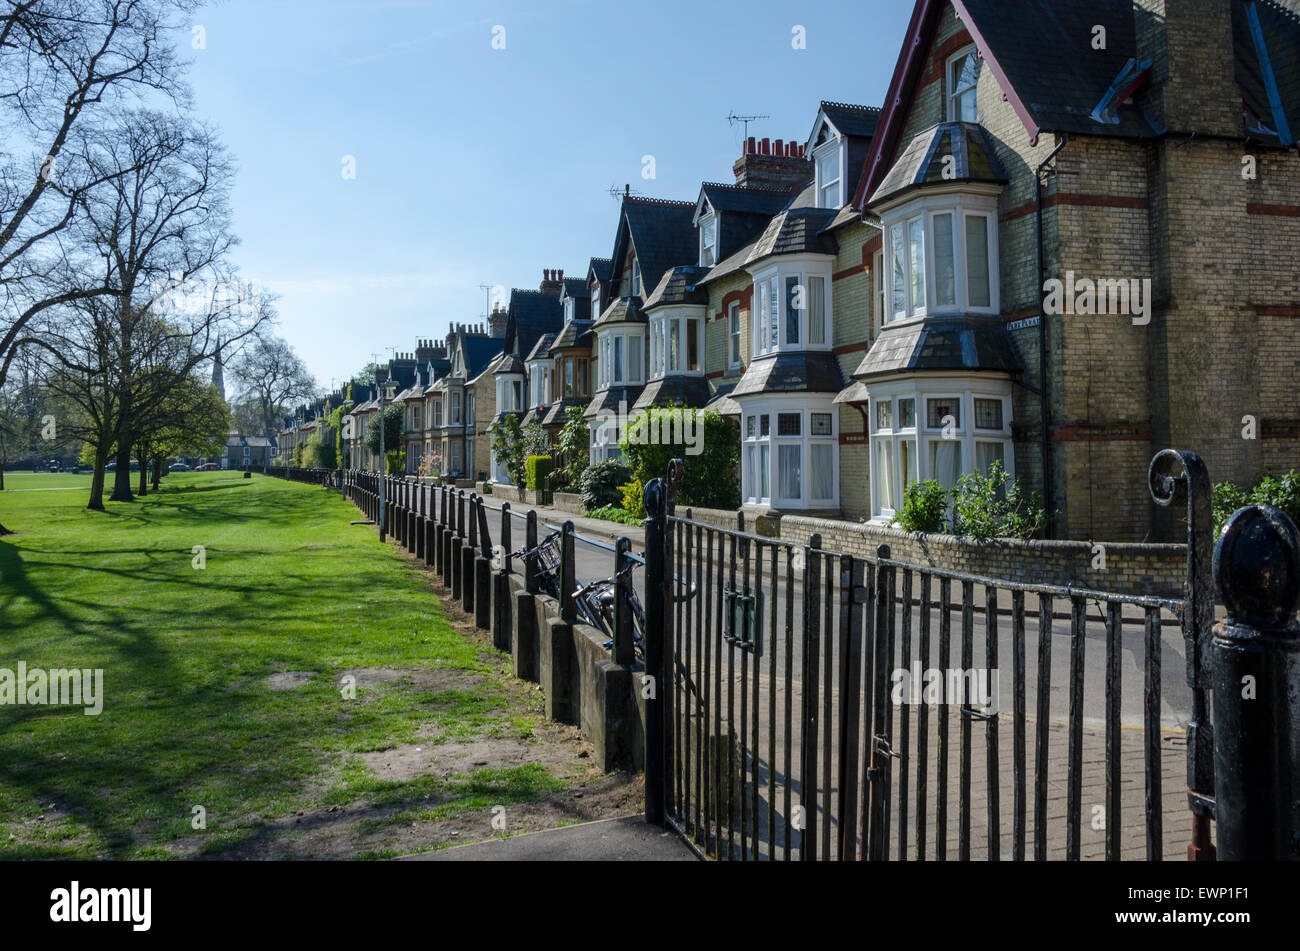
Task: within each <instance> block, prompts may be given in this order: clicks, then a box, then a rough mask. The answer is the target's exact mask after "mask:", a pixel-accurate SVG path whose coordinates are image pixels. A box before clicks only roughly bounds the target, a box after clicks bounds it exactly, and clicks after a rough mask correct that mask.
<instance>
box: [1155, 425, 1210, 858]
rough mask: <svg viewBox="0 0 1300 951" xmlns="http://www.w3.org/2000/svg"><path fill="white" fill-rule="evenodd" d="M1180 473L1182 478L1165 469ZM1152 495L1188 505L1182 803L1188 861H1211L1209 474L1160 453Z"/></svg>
mask: <svg viewBox="0 0 1300 951" xmlns="http://www.w3.org/2000/svg"><path fill="white" fill-rule="evenodd" d="M1175 467H1176V468H1181V469H1182V472H1183V474H1182V475H1175V474H1173V473H1172V472H1170V471H1169V470H1171V469H1174V468H1175ZM1147 482H1148V484H1149V485H1150V488H1151V496H1152V498H1154V499H1155V501H1156V503H1157V504H1158V505H1161V506H1170V505H1173V504H1174V503H1182V502H1186V503H1187V577H1186V580H1185V581H1184V582H1183V586H1184V596H1185V598H1186V601H1187V608H1186V611H1185V613H1184V616H1183V642H1184V644H1185V645H1186V656H1187V685H1188V686H1189V687H1190V688H1191V693H1192V696H1191V715H1190V716H1189V718H1188V723H1187V799H1188V805H1189V807H1190V808H1191V811H1192V841H1191V842H1190V843H1189V844H1188V846H1187V858H1188V859H1189V860H1191V861H1213V859H1214V846H1213V845H1212V844H1211V843H1210V820H1211V818H1213V801H1212V799H1211V797H1212V796H1213V795H1214V728H1213V726H1212V724H1211V723H1210V720H1209V716H1208V714H1209V708H1208V697H1207V695H1206V694H1207V691H1208V689H1209V683H1208V679H1207V677H1206V673H1205V672H1206V670H1207V669H1208V667H1207V658H1206V656H1205V655H1206V650H1205V648H1206V645H1207V643H1208V642H1209V639H1210V632H1211V628H1212V627H1213V625H1214V579H1213V577H1212V572H1213V556H1212V552H1211V545H1212V542H1213V536H1214V517H1213V512H1212V509H1211V504H1210V474H1209V471H1208V470H1207V469H1206V467H1205V463H1204V462H1203V461H1202V460H1201V457H1200V456H1198V455H1197V454H1196V453H1194V452H1187V451H1184V450H1179V449H1165V450H1163V451H1161V452H1159V453H1157V454H1156V456H1155V458H1153V459H1152V460H1151V466H1150V469H1149V470H1148V472H1147Z"/></svg>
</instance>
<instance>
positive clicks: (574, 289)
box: [560, 277, 591, 300]
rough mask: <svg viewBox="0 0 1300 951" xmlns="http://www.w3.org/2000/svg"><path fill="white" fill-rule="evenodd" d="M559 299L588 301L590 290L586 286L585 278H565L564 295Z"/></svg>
mask: <svg viewBox="0 0 1300 951" xmlns="http://www.w3.org/2000/svg"><path fill="white" fill-rule="evenodd" d="M560 296H561V297H572V298H573V299H574V300H590V299H591V288H590V287H589V286H587V279H586V278H585V277H566V278H565V279H564V293H563V294H561V295H560Z"/></svg>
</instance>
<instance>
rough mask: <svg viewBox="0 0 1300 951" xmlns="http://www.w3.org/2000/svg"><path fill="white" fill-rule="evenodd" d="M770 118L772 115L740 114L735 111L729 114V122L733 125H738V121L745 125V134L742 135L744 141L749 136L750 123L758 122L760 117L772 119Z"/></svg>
mask: <svg viewBox="0 0 1300 951" xmlns="http://www.w3.org/2000/svg"><path fill="white" fill-rule="evenodd" d="M770 118H772V117H771V116H738V115H736V114H735V113H734V112H733V113H731V114H730V115H729V116H727V122H728V123H729V124H730V125H731V126H733V127H734V126H735V125H736V123H737V122H739V123H741V124H743V125H744V127H745V132H744V135H743V136H742V137H741V141H742V142H743V141H745V140H746V139H748V138H749V124H750V123H751V122H757V121H758V120H759V119H770Z"/></svg>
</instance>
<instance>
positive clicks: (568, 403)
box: [542, 396, 588, 426]
mask: <svg viewBox="0 0 1300 951" xmlns="http://www.w3.org/2000/svg"><path fill="white" fill-rule="evenodd" d="M587 402H588V401H587V400H585V399H582V398H581V397H578V398H574V397H572V396H570V397H567V398H565V399H562V400H556V401H555V402H554V403H552V404H551V405H550V406H549V407H547V409H546V416H545V417H544V418H543V419H542V425H543V426H562V425H563V424H564V422H565V417H566V416H568V415H569V410H570V409H572V408H574V407H577V408H578V409H584V408H586V406H587Z"/></svg>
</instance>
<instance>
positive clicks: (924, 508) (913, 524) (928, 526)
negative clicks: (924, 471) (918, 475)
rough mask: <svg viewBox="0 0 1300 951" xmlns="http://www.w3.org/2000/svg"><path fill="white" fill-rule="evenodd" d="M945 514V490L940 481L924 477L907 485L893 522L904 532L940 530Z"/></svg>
mask: <svg viewBox="0 0 1300 951" xmlns="http://www.w3.org/2000/svg"><path fill="white" fill-rule="evenodd" d="M947 515H948V492H947V490H945V489H944V487H943V485H942V483H940V482H937V481H936V480H934V479H926V480H925V481H924V482H913V483H912V484H911V485H909V486H908V487H907V490H906V491H905V492H904V493H903V506H902V508H900V509H899V510H898V514H897V515H895V516H894V521H893V524H895V525H897V526H898V527H899V528H901V529H902V530H903V531H905V532H942V531H943V530H944V522H945V519H946V518H947Z"/></svg>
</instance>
